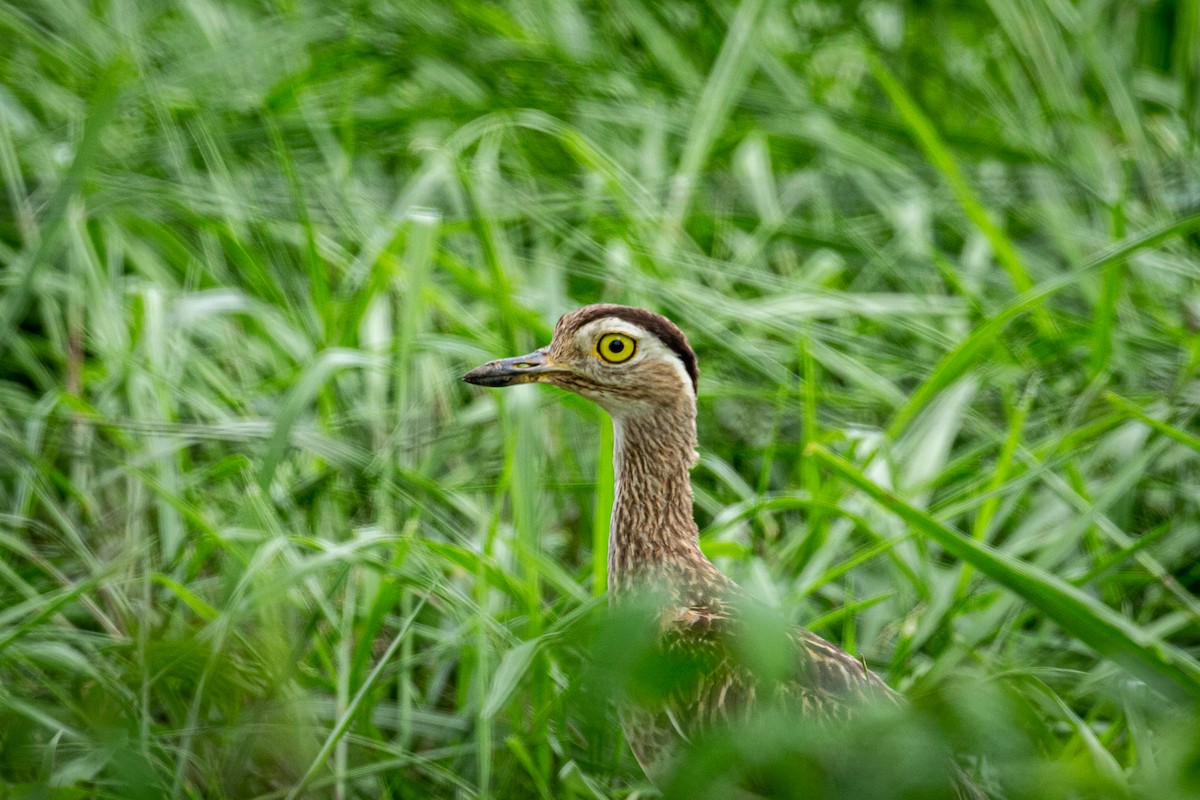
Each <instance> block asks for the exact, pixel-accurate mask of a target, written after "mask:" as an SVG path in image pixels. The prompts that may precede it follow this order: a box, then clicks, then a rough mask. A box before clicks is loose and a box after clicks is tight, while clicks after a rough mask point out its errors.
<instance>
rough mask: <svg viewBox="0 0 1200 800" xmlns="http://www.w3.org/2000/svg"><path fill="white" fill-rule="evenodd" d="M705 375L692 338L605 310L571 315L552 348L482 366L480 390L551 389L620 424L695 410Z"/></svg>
mask: <svg viewBox="0 0 1200 800" xmlns="http://www.w3.org/2000/svg"><path fill="white" fill-rule="evenodd" d="M698 377H699V371H698V369H697V366H696V354H695V353H693V352H692V348H691V346H690V345H688V341H687V337H686V336H684V335H683V332H682V331H681V330H679V328H677V327H676V326H675V324H674V323H673V322H671V321H670V320H669V319H667V318H666V317H664V316H661V315H660V314H655V313H654V312H653V311H647V310H646V309H643V308H632V307H630V306H618V305H611V304H607V303H601V304H598V305H591V306H584V307H583V308H578V309H576V310H574V311H572V312H570V313H569V314H565V315H564V316H563V317H562V318H561V319H559V321H558V323H557V324H556V325H555V326H554V336H553V338H552V339H551V340H550V344H548V345H547V346H545V347H543V348H541V349H540V350H535V351H534V352H532V353H530V354H528V355H524V356H516V357H514V358H502V359H499V360H496V361H489V362H488V363H486V364H484V365H482V366H480V367H476V368H475V369H473V370H471V371H470V372H468V373H467V374H466V375H464V376H463V380H464V381H466V382H468V383H474V384H477V385H479V386H514V385H516V384H518V383H549V384H552V385H554V386H558V387H560V388H563V389H566V390H567V391H570V392H575V393H576V394H579V395H582V396H584V397H586V398H588V399H589V400H592V401H593V402H595V403H597V404H599V405H600V406H602V407H603V408H605V409H606V410H607V411H608V412H609V413H610V414H612V415H613V416H614V417H620V416H628V415H631V414H637V413H641V412H645V411H649V410H653V409H654V408H657V407H663V406H671V407H674V406H678V405H679V404H680V403H685V404H694V401H695V393H696V381H697V379H698Z"/></svg>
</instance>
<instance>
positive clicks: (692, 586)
mask: <svg viewBox="0 0 1200 800" xmlns="http://www.w3.org/2000/svg"><path fill="white" fill-rule="evenodd" d="M611 332H618V333H624V334H627V335H630V336H633V337H636V339H637V355H636V356H634V357H632V358H630V359H629V360H628V361H624V362H621V363H619V364H612V363H606V362H605V359H604V358H602V357H601V355H600V353H599V351H598V347H597V345H596V344H595V341H596V339H597V337H600V336H603V335H604V334H605V333H611ZM464 379H465V380H467V381H470V382H473V383H480V384H482V385H487V386H503V385H509V384H512V383H524V382H532V381H538V382H545V383H551V384H554V385H557V386H560V387H562V388H564V389H568V390H570V391H573V392H576V393H578V394H581V395H583V396H584V397H588V398H589V399H592V400H594V401H595V402H597V403H599V404H600V405H601V406H603V407H604V408H605V409H606V410H607V411H608V412H609V413H610V415H611V416H612V418H613V430H614V438H615V447H614V466H615V473H616V491H615V496H614V502H613V511H612V522H611V525H610V532H609V552H608V582H609V592H610V598H611V600H612V602H616V603H620V602H622V601H623V600H625V599H627V598H632V597H635V596H642V595H646V594H652V595H653V596H654V597H655V598H657V603H658V605H657V609H658V610H657V613H658V619H659V623H660V626H661V636H660V646H661V648H662V649H663V650H664V652H666V653H668V654H675V655H682V656H683V657H685V658H686V659H687V660H688V661H690V662H691V663H692V664H693V665H695V666H697V667H698V669H697V670H696V674H695V678H694V680H691V681H690V682H684V683H683V684H681V685H680V686H679V687H678V688H677V689H675V690H674V691H673V692H672V693H671V694H670V696H668V697H667V698H666V699H665V700H664V701H663V702H661V703H659V704H657V705H655V706H649V707H647V706H635V705H628V704H627V705H626V706H625V707H623V708H622V712H621V716H622V724H623V726H624V728H625V732H626V736H627V738H628V739H629V742H630V745H631V747H632V749H633V751H634V754H635V755H636V756H637V759H638V761H639V763H641V765H642V767H643V768H644V769H645V771H646V773H647V775H649V776H650V777H651V778H652V779H655V778H660V777H661V776H662V775H663V774H664V773H665V772H666V771H667V770H668V769H669V767H670V765H671V763H672V760H673V758H674V755H675V754H676V752H677V750H678V748H679V745H680V743H681V742H683V741H686V740H688V739H689V738H690V737H691V736H692V735H693V734H695V733H696V732H698V731H700V730H703V729H704V728H706V727H708V726H711V725H714V724H717V723H721V722H725V721H730V720H732V719H734V718H735V717H737V716H738V715H741V714H744V713H747V712H748V711H749V710H750V709H753V708H754V707H756V706H762V705H763V704H765V703H779V704H783V705H786V706H787V707H790V708H793V709H795V710H797V711H799V712H800V713H802V714H803V715H805V716H806V717H809V718H811V719H813V720H814V721H820V724H825V723H826V722H828V721H829V720H835V719H838V718H843V717H845V716H846V715H847V714H848V713H849V712H850V711H851V710H852V709H853V708H854V707H855V706H856V705H858V704H861V703H864V702H872V701H881V702H887V703H890V702H896V699H897V696H896V695H895V694H894V693H893V692H892V691H891V690H890V689H889V688H888V687H887V686H886V684H884V682H883V681H882V680H881V679H880V678H879V677H878V676H876V675H875V674H874V673H873V672H871V671H870V670H868V669H867V668H866V667H865V666H864V665H863V664H862V663H861V662H860V661H858V660H856V659H854V658H853V657H851V656H850V655H849V654H847V653H846V652H844V651H842V650H841V649H840V648H838V647H836V646H835V645H833V644H830V643H829V642H827V641H825V640H824V639H822V638H820V637H819V636H817V635H816V634H813V633H811V632H809V631H807V630H804V629H803V628H793V629H792V630H791V632H790V634H789V637H788V638H789V641H790V645H791V647H792V648H793V650H794V654H795V669H794V670H793V671H792V673H791V675H790V676H789V677H787V678H786V679H784V680H780V681H777V682H775V683H773V684H772V685H771V686H769V687H766V688H765V689H764V687H763V685H762V684H761V683H760V682H759V681H758V680H757V679H756V676H755V675H753V674H751V672H750V671H749V670H748V669H747V668H746V667H744V666H743V665H742V662H741V659H740V658H738V657H737V655H736V651H737V648H736V647H735V646H734V643H735V639H736V637H737V636H738V624H737V623H738V607H739V605H740V603H742V602H743V601H745V598H744V597H743V596H742V594H741V592H740V590H739V589H738V587H737V586H736V585H735V584H734V583H733V582H732V581H730V580H729V579H728V578H727V577H726V576H725V575H723V574H722V573H721V572H720V571H718V570H717V568H716V567H715V566H714V565H713V564H712V562H711V561H709V560H708V558H707V557H706V556H705V555H704V554H703V553H702V552H701V550H700V547H699V542H698V535H699V532H698V529H697V526H696V522H695V519H694V517H693V515H692V487H691V481H690V476H689V472H690V469H691V467H692V466H693V465H694V464H695V462H696V388H697V383H698V379H699V370H698V368H697V363H696V356H695V354H694V353H693V351H692V349H691V347H690V345H689V344H688V341H687V337H686V336H684V334H683V333H682V331H680V330H679V328H678V327H676V326H675V325H674V323H672V322H671V321H669V320H667V319H666V318H665V317H662V316H660V315H658V314H655V313H653V312H651V311H647V310H645V309H640V308H631V307H628V306H618V305H611V304H599V305H592V306H585V307H583V308H580V309H577V310H575V311H573V312H571V313H569V314H566V315H564V316H563V317H562V318H561V319H560V320H559V321H558V323H557V324H556V325H555V327H554V336H553V339H552V341H551V343H550V344H549V345H548V346H547V347H545V348H543V349H542V350H539V351H536V352H535V353H531V354H530V355H528V356H521V357H518V358H514V359H505V360H502V361H494V362H490V363H489V364H485V365H483V366H481V367H479V368H477V369H475V370H472V371H471V372H470V373H468V374H467V375H465V376H464ZM764 691H765V694H766V695H767V696H763V694H764ZM961 786H962V788H961V789H960V792H961V796H962V797H963V798H970V799H971V800H974V799H975V798H983V795H982V793H979V794H973V793H972V792H978V790H977V789H974V787H973V786H971V785H970V783H969V782H965V781H964V782H961Z"/></svg>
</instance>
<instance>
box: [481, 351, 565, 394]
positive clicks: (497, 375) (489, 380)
mask: <svg viewBox="0 0 1200 800" xmlns="http://www.w3.org/2000/svg"><path fill="white" fill-rule="evenodd" d="M558 371H559V369H558V367H556V366H555V365H554V364H553V362H551V361H550V359H549V357H548V356H547V355H546V350H545V348H543V349H541V350H534V351H533V352H532V353H530V354H529V355H527V356H515V357H513V358H501V359H499V360H497V361H489V362H488V363H486V364H484V365H483V366H481V367H476V368H475V369H473V370H471V371H470V372H468V373H467V374H466V375H463V376H462V379H463V380H464V381H466V382H467V383H473V384H475V385H476V386H515V385H516V384H518V383H536V382H538V381H540V380H541V379H542V377H543V376H544V375H547V374H549V373H551V372H558Z"/></svg>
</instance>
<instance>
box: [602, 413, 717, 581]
mask: <svg viewBox="0 0 1200 800" xmlns="http://www.w3.org/2000/svg"><path fill="white" fill-rule="evenodd" d="M613 434H614V435H613V443H614V448H613V464H614V467H615V472H616V492H615V496H614V498H613V512H612V523H611V525H610V527H609V543H608V586H609V591H610V593H611V595H612V597H614V598H615V597H617V596H618V595H621V594H624V593H626V592H628V591H630V590H632V589H637V588H655V589H665V590H666V591H667V592H668V593H669V595H671V596H672V597H673V598H674V599H675V600H678V599H679V595H680V594H681V593H682V592H685V591H686V586H688V585H691V584H694V583H696V581H697V580H698V579H699V580H701V581H703V580H713V581H717V580H721V579H723V577H724V576H722V575H721V573H719V572H717V570H716V568H715V567H714V566H713V565H712V563H711V562H709V560H708V559H707V558H706V557H705V555H704V554H703V553H702V552H701V551H700V545H699V542H698V540H697V537H698V534H699V531H698V529H697V527H696V520H695V518H694V517H693V516H692V483H691V478H690V476H689V474H688V473H689V471H690V469H691V467H692V465H693V464H694V463H695V462H696V412H695V404H694V402H693V400H692V398H691V397H688V398H686V400H685V401H682V402H680V403H679V404H678V405H677V406H675V407H664V408H655V409H653V410H650V411H645V412H643V413H640V414H637V415H630V416H620V417H614V418H613Z"/></svg>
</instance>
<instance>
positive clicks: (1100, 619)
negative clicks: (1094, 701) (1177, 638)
mask: <svg viewBox="0 0 1200 800" xmlns="http://www.w3.org/2000/svg"><path fill="white" fill-rule="evenodd" d="M808 452H809V454H810V455H812V456H813V457H815V458H817V459H818V460H820V462H821V463H822V464H823V465H824V466H825V467H827V468H828V469H830V470H831V471H833V472H834V473H836V474H837V475H838V477H840V478H842V479H843V480H845V481H847V482H848V483H850V484H852V485H853V486H855V487H857V488H858V489H860V490H861V491H863V492H864V493H865V494H866V495H867V496H869V497H870V498H871V499H872V500H875V501H876V502H877V503H880V504H881V505H882V506H884V507H885V508H886V509H888V510H889V511H891V512H892V513H893V514H895V515H896V516H898V517H900V518H901V519H902V520H904V521H905V522H907V523H908V524H909V525H911V526H912V527H913V528H914V529H916V530H917V531H919V532H920V533H921V534H923V535H924V536H927V537H928V538H930V539H932V540H933V541H935V542H937V543H938V544H939V545H940V546H941V547H942V548H944V549H945V550H946V551H947V552H948V553H950V554H951V555H953V556H955V557H956V558H959V559H961V560H963V561H965V562H967V563H968V564H970V565H971V566H973V567H975V568H976V569H977V570H979V571H980V572H982V573H984V574H985V575H987V576H988V577H990V578H992V579H993V580H995V581H996V582H997V583H1000V584H1001V585H1003V586H1005V587H1006V588H1008V589H1010V590H1012V591H1013V592H1015V593H1017V594H1018V595H1020V596H1021V597H1022V598H1024V599H1025V600H1026V601H1027V602H1029V604H1030V605H1032V606H1034V607H1035V608H1037V609H1038V610H1039V611H1041V612H1042V613H1043V614H1045V615H1046V616H1047V617H1048V618H1050V619H1052V620H1054V621H1055V622H1057V623H1058V624H1059V626H1060V627H1061V628H1062V629H1063V631H1064V632H1066V633H1067V634H1069V635H1070V636H1073V637H1074V638H1076V639H1078V640H1079V641H1081V642H1083V643H1085V644H1087V645H1088V646H1089V647H1091V648H1093V649H1094V650H1096V651H1097V652H1099V653H1101V654H1103V655H1104V656H1106V657H1108V658H1112V659H1113V660H1114V661H1117V662H1119V663H1121V664H1122V665H1124V666H1126V667H1127V668H1129V669H1130V670H1132V671H1133V672H1135V673H1136V674H1138V675H1139V676H1140V677H1142V678H1143V679H1145V680H1146V681H1147V682H1148V683H1151V684H1153V685H1155V686H1157V687H1158V688H1160V689H1163V690H1171V689H1174V690H1176V693H1177V692H1182V693H1184V694H1186V695H1188V696H1190V697H1191V698H1193V699H1194V700H1197V701H1200V662H1197V661H1196V659H1194V658H1192V657H1191V656H1189V655H1188V654H1187V653H1184V652H1183V651H1182V650H1179V649H1178V648H1176V647H1173V646H1171V645H1169V644H1167V643H1165V642H1163V641H1162V640H1161V639H1159V638H1158V637H1156V636H1154V635H1153V634H1151V633H1150V632H1148V631H1147V630H1146V629H1145V628H1142V627H1140V626H1138V625H1136V624H1134V623H1133V622H1132V621H1130V620H1128V619H1126V618H1125V617H1123V616H1121V615H1120V614H1118V613H1117V612H1115V611H1113V610H1112V609H1111V608H1109V607H1108V606H1105V605H1104V604H1102V603H1100V602H1099V601H1097V600H1096V599H1095V598H1093V597H1091V596H1090V595H1088V594H1085V593H1084V592H1082V591H1081V590H1079V589H1077V588H1076V587H1074V586H1072V585H1071V584H1069V583H1067V582H1066V581H1064V580H1062V579H1061V578H1059V577H1057V576H1056V575H1053V574H1051V573H1049V572H1047V571H1045V570H1043V569H1040V568H1039V567H1035V566H1033V565H1032V564H1028V563H1026V562H1023V561H1020V560H1019V559H1016V558H1014V557H1012V556H1010V555H1009V554H1007V553H1005V552H1003V551H1001V550H997V549H995V548H993V547H990V546H988V545H987V544H984V543H982V542H976V541H974V540H973V539H971V538H970V537H968V536H964V535H963V534H961V533H959V532H958V531H956V530H954V529H953V528H950V527H949V526H947V525H944V524H942V523H941V522H938V521H937V520H936V519H934V518H933V517H931V516H930V515H929V514H927V513H925V512H924V511H921V510H920V509H917V508H914V507H913V506H911V505H909V504H908V503H907V502H906V501H905V500H904V499H902V498H901V497H900V496H899V495H897V494H896V493H895V492H892V491H889V490H888V489H885V488H883V487H882V486H879V485H878V484H876V483H875V482H874V481H872V480H870V479H869V478H868V477H867V476H866V475H864V474H863V473H862V472H861V471H860V470H859V469H858V468H857V467H855V466H854V465H853V464H851V463H850V462H849V461H846V460H845V459H844V458H841V457H840V456H837V455H834V454H833V453H831V452H829V451H828V450H826V449H825V448H823V447H820V446H817V445H813V446H810V447H809V448H808Z"/></svg>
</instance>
